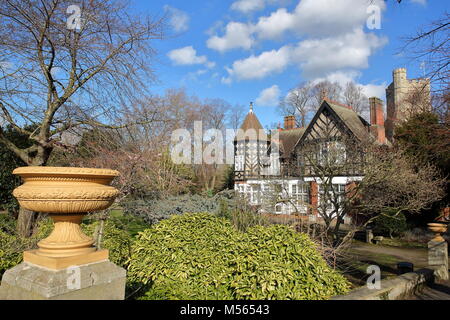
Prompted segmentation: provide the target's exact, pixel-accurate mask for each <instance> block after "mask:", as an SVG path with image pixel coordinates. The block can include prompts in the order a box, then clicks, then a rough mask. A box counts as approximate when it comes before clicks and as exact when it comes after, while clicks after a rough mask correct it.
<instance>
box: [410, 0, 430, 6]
mask: <svg viewBox="0 0 450 320" xmlns="http://www.w3.org/2000/svg"><path fill="white" fill-rule="evenodd" d="M410 1H411V2H413V3H417V4H421V5H423V6H425V5H427V0H410Z"/></svg>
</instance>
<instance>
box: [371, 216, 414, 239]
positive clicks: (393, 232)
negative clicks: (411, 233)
mask: <svg viewBox="0 0 450 320" xmlns="http://www.w3.org/2000/svg"><path fill="white" fill-rule="evenodd" d="M407 229H408V225H407V223H406V217H405V215H404V214H403V213H399V214H397V215H396V214H395V212H387V213H385V214H380V215H379V216H378V217H377V218H376V219H375V221H374V227H373V231H374V232H375V233H377V234H381V235H383V236H389V237H391V238H392V237H393V236H400V235H402V234H403V233H404V232H405V231H406V230H407Z"/></svg>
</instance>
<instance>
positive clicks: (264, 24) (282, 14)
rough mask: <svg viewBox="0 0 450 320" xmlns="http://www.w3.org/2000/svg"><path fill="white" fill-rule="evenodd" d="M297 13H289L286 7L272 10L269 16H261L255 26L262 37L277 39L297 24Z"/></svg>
mask: <svg viewBox="0 0 450 320" xmlns="http://www.w3.org/2000/svg"><path fill="white" fill-rule="evenodd" d="M295 19H296V17H295V15H293V14H291V13H289V12H288V11H287V10H286V9H285V8H281V9H278V10H277V11H275V12H272V13H271V14H270V16H268V17H261V18H259V20H258V23H257V24H256V26H255V27H254V29H255V31H256V32H257V33H258V37H259V38H261V39H277V38H279V37H280V36H281V35H282V34H283V33H284V32H285V31H286V30H290V29H292V28H293V27H294V26H295Z"/></svg>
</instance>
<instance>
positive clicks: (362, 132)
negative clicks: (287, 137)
mask: <svg viewBox="0 0 450 320" xmlns="http://www.w3.org/2000/svg"><path fill="white" fill-rule="evenodd" d="M325 109H328V110H329V111H330V113H331V114H332V115H334V117H335V118H337V119H338V120H340V121H339V122H340V124H339V127H341V128H345V130H348V131H349V132H351V133H352V134H353V136H354V137H356V138H357V139H358V140H359V141H367V140H368V139H370V138H371V134H370V131H369V127H370V125H369V124H368V123H367V121H366V120H364V119H363V118H362V117H361V116H359V115H358V114H357V113H356V112H355V111H354V110H353V109H352V108H351V107H349V106H346V105H343V104H340V103H338V102H335V101H331V100H323V102H322V104H321V105H320V108H319V110H317V112H316V114H315V116H314V118H313V119H312V120H311V122H310V123H309V125H308V127H307V128H306V130H305V132H304V133H303V135H302V137H301V138H300V139H299V140H298V141H297V143H296V144H295V146H294V148H295V147H296V146H297V145H298V144H299V143H300V141H303V140H304V139H305V138H306V136H307V135H308V134H309V132H310V131H311V130H312V127H313V126H314V124H315V123H316V121H317V119H318V118H319V116H320V115H321V114H322V112H324V110H325Z"/></svg>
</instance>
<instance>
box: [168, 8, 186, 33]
mask: <svg viewBox="0 0 450 320" xmlns="http://www.w3.org/2000/svg"><path fill="white" fill-rule="evenodd" d="M164 11H166V12H168V13H169V23H170V26H171V27H172V28H173V30H175V31H176V32H183V31H186V30H188V29H189V16H188V14H187V13H186V12H184V11H181V10H180V9H177V8H174V7H171V6H169V5H165V6H164Z"/></svg>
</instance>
